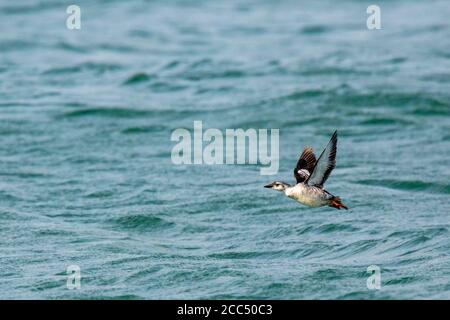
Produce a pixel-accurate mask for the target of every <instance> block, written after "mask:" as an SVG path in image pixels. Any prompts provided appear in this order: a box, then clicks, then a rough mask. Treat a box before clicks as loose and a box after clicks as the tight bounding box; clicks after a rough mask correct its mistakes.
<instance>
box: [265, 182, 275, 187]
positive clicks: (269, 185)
mask: <svg viewBox="0 0 450 320" xmlns="http://www.w3.org/2000/svg"><path fill="white" fill-rule="evenodd" d="M272 187H273V183H271V184H267V185H265V186H264V188H272Z"/></svg>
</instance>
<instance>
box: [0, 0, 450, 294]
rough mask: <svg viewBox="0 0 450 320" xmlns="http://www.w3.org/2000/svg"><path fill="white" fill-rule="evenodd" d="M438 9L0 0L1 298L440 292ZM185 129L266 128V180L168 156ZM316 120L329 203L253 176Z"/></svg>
mask: <svg viewBox="0 0 450 320" xmlns="http://www.w3.org/2000/svg"><path fill="white" fill-rule="evenodd" d="M373 5H375V6H376V7H375V9H374V7H373ZM69 6H72V7H70V8H69ZM73 6H75V7H73ZM370 6H372V7H370ZM369 7H370V8H369ZM373 10H375V11H373ZM449 17H450V6H449V2H448V1H444V0H417V1H403V0H392V1H385V0H377V1H356V0H354V1H353V0H345V1H332V0H321V1H299V0H280V1H269V0H259V1H257V0H247V1H244V0H229V1H225V0H214V1H211V0H208V1H207V0H195V1H194V0H174V1H165V0H164V1H163V0H153V1H144V0H130V1H118V0H117V1H106V0H89V1H88V0H74V1H71V2H68V1H56V0H46V1H44V0H29V1H6V0H1V1H0V299H450V203H449V196H450V169H449V165H450V158H449V156H450V20H449ZM374 23H375V24H374ZM194 121H201V123H202V125H203V129H204V130H207V129H208V128H215V129H217V130H219V131H220V132H225V130H226V129H238V128H241V129H243V130H248V129H255V130H259V129H267V130H271V129H278V130H279V168H278V171H277V172H276V174H273V175H263V174H261V170H260V169H261V168H262V167H263V165H262V164H261V163H260V162H258V163H256V164H255V163H244V164H238V163H232V164H205V163H201V164H186V163H184V164H176V163H174V161H173V153H172V151H173V148H174V146H175V145H176V142H174V141H173V140H172V139H171V136H172V133H173V132H174V131H175V130H177V129H180V128H181V129H183V128H184V129H186V130H188V131H189V132H192V131H193V128H194ZM335 130H337V131H338V147H337V160H336V168H335V169H334V171H333V172H332V174H331V175H330V177H329V178H328V180H327V182H326V184H325V188H326V190H328V191H329V192H331V193H333V194H335V195H337V196H339V197H341V199H342V201H343V203H344V204H345V205H346V206H348V207H349V210H336V209H334V208H330V207H320V208H308V207H306V206H304V205H301V204H299V203H297V202H295V201H293V200H291V199H289V198H287V197H285V196H284V195H283V194H282V193H279V192H276V191H274V190H270V189H267V188H264V187H263V186H264V185H266V184H268V183H271V182H272V181H275V180H277V181H285V182H287V183H294V181H295V179H294V176H293V169H294V167H295V164H296V162H297V159H298V156H299V154H300V153H301V151H302V150H303V148H304V147H305V146H312V147H313V148H314V150H315V152H316V155H317V156H318V155H319V154H320V152H321V151H322V149H323V148H324V147H325V145H326V144H327V142H328V140H329V138H330V136H331V134H332V133H333V132H334V131H335Z"/></svg>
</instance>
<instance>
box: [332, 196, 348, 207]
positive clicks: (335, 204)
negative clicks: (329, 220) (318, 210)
mask: <svg viewBox="0 0 450 320" xmlns="http://www.w3.org/2000/svg"><path fill="white" fill-rule="evenodd" d="M329 206H330V207H333V208H336V209H338V210H341V208H344V209H345V210H348V208H347V207H346V206H345V205H344V204H343V203H342V202H341V198H339V197H333V198H331V199H330V204H329Z"/></svg>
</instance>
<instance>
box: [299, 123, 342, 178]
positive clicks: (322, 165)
mask: <svg viewBox="0 0 450 320" xmlns="http://www.w3.org/2000/svg"><path fill="white" fill-rule="evenodd" d="M336 151H337V131H335V132H334V133H333V136H332V137H331V139H330V142H328V144H327V146H326V147H325V149H324V150H323V151H322V153H321V154H320V157H319V159H318V160H317V162H316V165H315V166H314V169H313V171H312V173H311V175H310V176H309V178H308V180H307V181H306V183H307V184H309V185H312V186H318V187H323V185H324V184H325V181H327V179H328V177H329V175H330V173H331V171H333V169H334V167H335V166H336Z"/></svg>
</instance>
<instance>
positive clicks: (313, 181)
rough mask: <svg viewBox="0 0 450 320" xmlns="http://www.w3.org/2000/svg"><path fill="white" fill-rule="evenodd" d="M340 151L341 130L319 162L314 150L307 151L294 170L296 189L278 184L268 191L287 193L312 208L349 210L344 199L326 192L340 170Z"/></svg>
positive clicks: (292, 186) (323, 152) (307, 149)
mask: <svg viewBox="0 0 450 320" xmlns="http://www.w3.org/2000/svg"><path fill="white" fill-rule="evenodd" d="M336 151H337V130H336V131H334V133H333V135H332V136H331V139H330V141H329V142H328V144H327V146H326V147H325V149H324V150H323V151H322V153H321V154H320V156H319V158H318V159H317V160H316V156H315V155H314V152H313V149H312V148H311V147H305V148H304V150H303V152H302V154H301V155H300V158H299V159H298V161H297V165H296V166H295V169H294V176H295V179H296V184H295V185H290V184H288V183H286V182H282V181H274V182H272V183H270V184H268V185H265V186H264V187H265V188H270V189H274V190H277V191H281V192H284V194H285V195H286V196H287V197H289V198H291V199H294V200H296V201H297V202H299V203H302V204H304V205H306V206H308V207H312V208H316V207H323V206H329V207H332V208H336V209H338V210H340V209H346V210H348V207H347V206H345V205H344V204H343V203H342V201H341V198H340V197H337V196H334V195H332V194H331V193H330V192H328V191H327V190H325V189H324V184H325V182H326V181H327V179H328V177H329V176H330V174H331V171H333V169H334V168H335V167H336Z"/></svg>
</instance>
